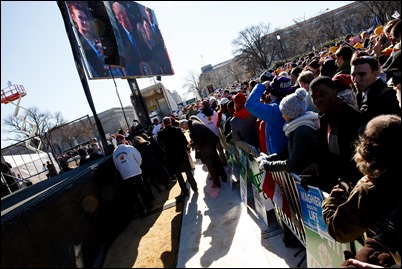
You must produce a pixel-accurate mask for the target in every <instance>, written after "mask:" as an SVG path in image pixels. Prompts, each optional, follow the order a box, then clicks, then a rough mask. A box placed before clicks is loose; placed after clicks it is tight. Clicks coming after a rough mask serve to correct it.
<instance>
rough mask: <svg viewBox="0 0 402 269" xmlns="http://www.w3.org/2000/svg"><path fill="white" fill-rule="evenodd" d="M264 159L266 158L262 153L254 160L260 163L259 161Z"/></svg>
mask: <svg viewBox="0 0 402 269" xmlns="http://www.w3.org/2000/svg"><path fill="white" fill-rule="evenodd" d="M266 160H267V156H264V155H260V156H258V157H257V159H256V161H257V162H258V163H260V162H262V161H266Z"/></svg>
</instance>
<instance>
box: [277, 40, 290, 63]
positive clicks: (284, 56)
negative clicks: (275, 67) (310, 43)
mask: <svg viewBox="0 0 402 269" xmlns="http://www.w3.org/2000/svg"><path fill="white" fill-rule="evenodd" d="M276 39H278V41H279V45H280V46H281V51H282V56H283V59H284V60H285V62H287V61H288V60H286V55H285V51H284V50H283V47H282V41H281V36H280V35H279V33H277V34H276Z"/></svg>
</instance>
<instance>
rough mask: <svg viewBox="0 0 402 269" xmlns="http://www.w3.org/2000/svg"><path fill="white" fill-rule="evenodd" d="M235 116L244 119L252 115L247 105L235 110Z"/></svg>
mask: <svg viewBox="0 0 402 269" xmlns="http://www.w3.org/2000/svg"><path fill="white" fill-rule="evenodd" d="M234 116H235V118H239V119H242V120H244V119H247V118H248V117H249V116H250V112H248V111H247V109H246V108H245V107H241V108H240V109H239V110H236V111H235V113H234Z"/></svg>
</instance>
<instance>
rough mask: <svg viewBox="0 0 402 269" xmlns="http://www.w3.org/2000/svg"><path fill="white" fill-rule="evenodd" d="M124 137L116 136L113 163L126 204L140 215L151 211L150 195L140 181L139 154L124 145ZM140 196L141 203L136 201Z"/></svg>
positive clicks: (129, 146) (140, 158)
mask: <svg viewBox="0 0 402 269" xmlns="http://www.w3.org/2000/svg"><path fill="white" fill-rule="evenodd" d="M124 140H125V138H124V136H123V135H120V134H119V135H117V136H116V141H117V148H116V149H115V150H114V151H113V162H114V165H115V166H116V169H117V170H118V171H119V173H120V176H121V179H122V180H123V186H122V187H123V188H122V191H123V193H124V195H125V199H126V200H127V202H128V203H130V204H132V205H133V206H136V207H137V210H138V212H139V214H140V215H144V214H147V213H148V212H149V211H151V210H152V207H153V205H152V200H151V195H150V194H149V193H148V191H147V189H146V187H145V183H144V181H143V179H142V170H141V167H140V166H141V163H142V157H141V154H140V152H139V151H138V150H137V149H136V148H134V147H133V146H131V145H126V144H125V143H124ZM138 194H139V195H140V196H141V200H142V202H141V201H140V200H139V199H138Z"/></svg>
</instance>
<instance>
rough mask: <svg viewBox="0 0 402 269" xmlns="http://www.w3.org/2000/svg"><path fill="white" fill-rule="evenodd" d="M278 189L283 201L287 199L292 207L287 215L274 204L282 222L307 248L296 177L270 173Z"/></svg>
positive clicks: (281, 173)
mask: <svg viewBox="0 0 402 269" xmlns="http://www.w3.org/2000/svg"><path fill="white" fill-rule="evenodd" d="M270 173H271V175H272V178H273V179H274V181H275V183H276V184H277V187H279V189H280V191H281V193H282V195H283V199H286V200H287V202H288V203H289V207H290V215H289V213H285V212H284V211H283V210H282V208H281V207H280V206H279V205H278V204H275V203H274V206H275V210H276V212H277V214H278V216H279V217H280V218H281V220H282V222H283V223H284V224H286V226H288V227H289V229H290V230H291V231H292V233H293V234H294V235H295V236H296V238H297V239H298V240H299V241H300V243H302V244H303V246H306V237H305V232H304V228H303V221H302V215H301V210H300V200H299V194H298V192H297V188H296V184H295V178H294V175H291V174H289V173H287V172H284V171H281V172H270Z"/></svg>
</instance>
